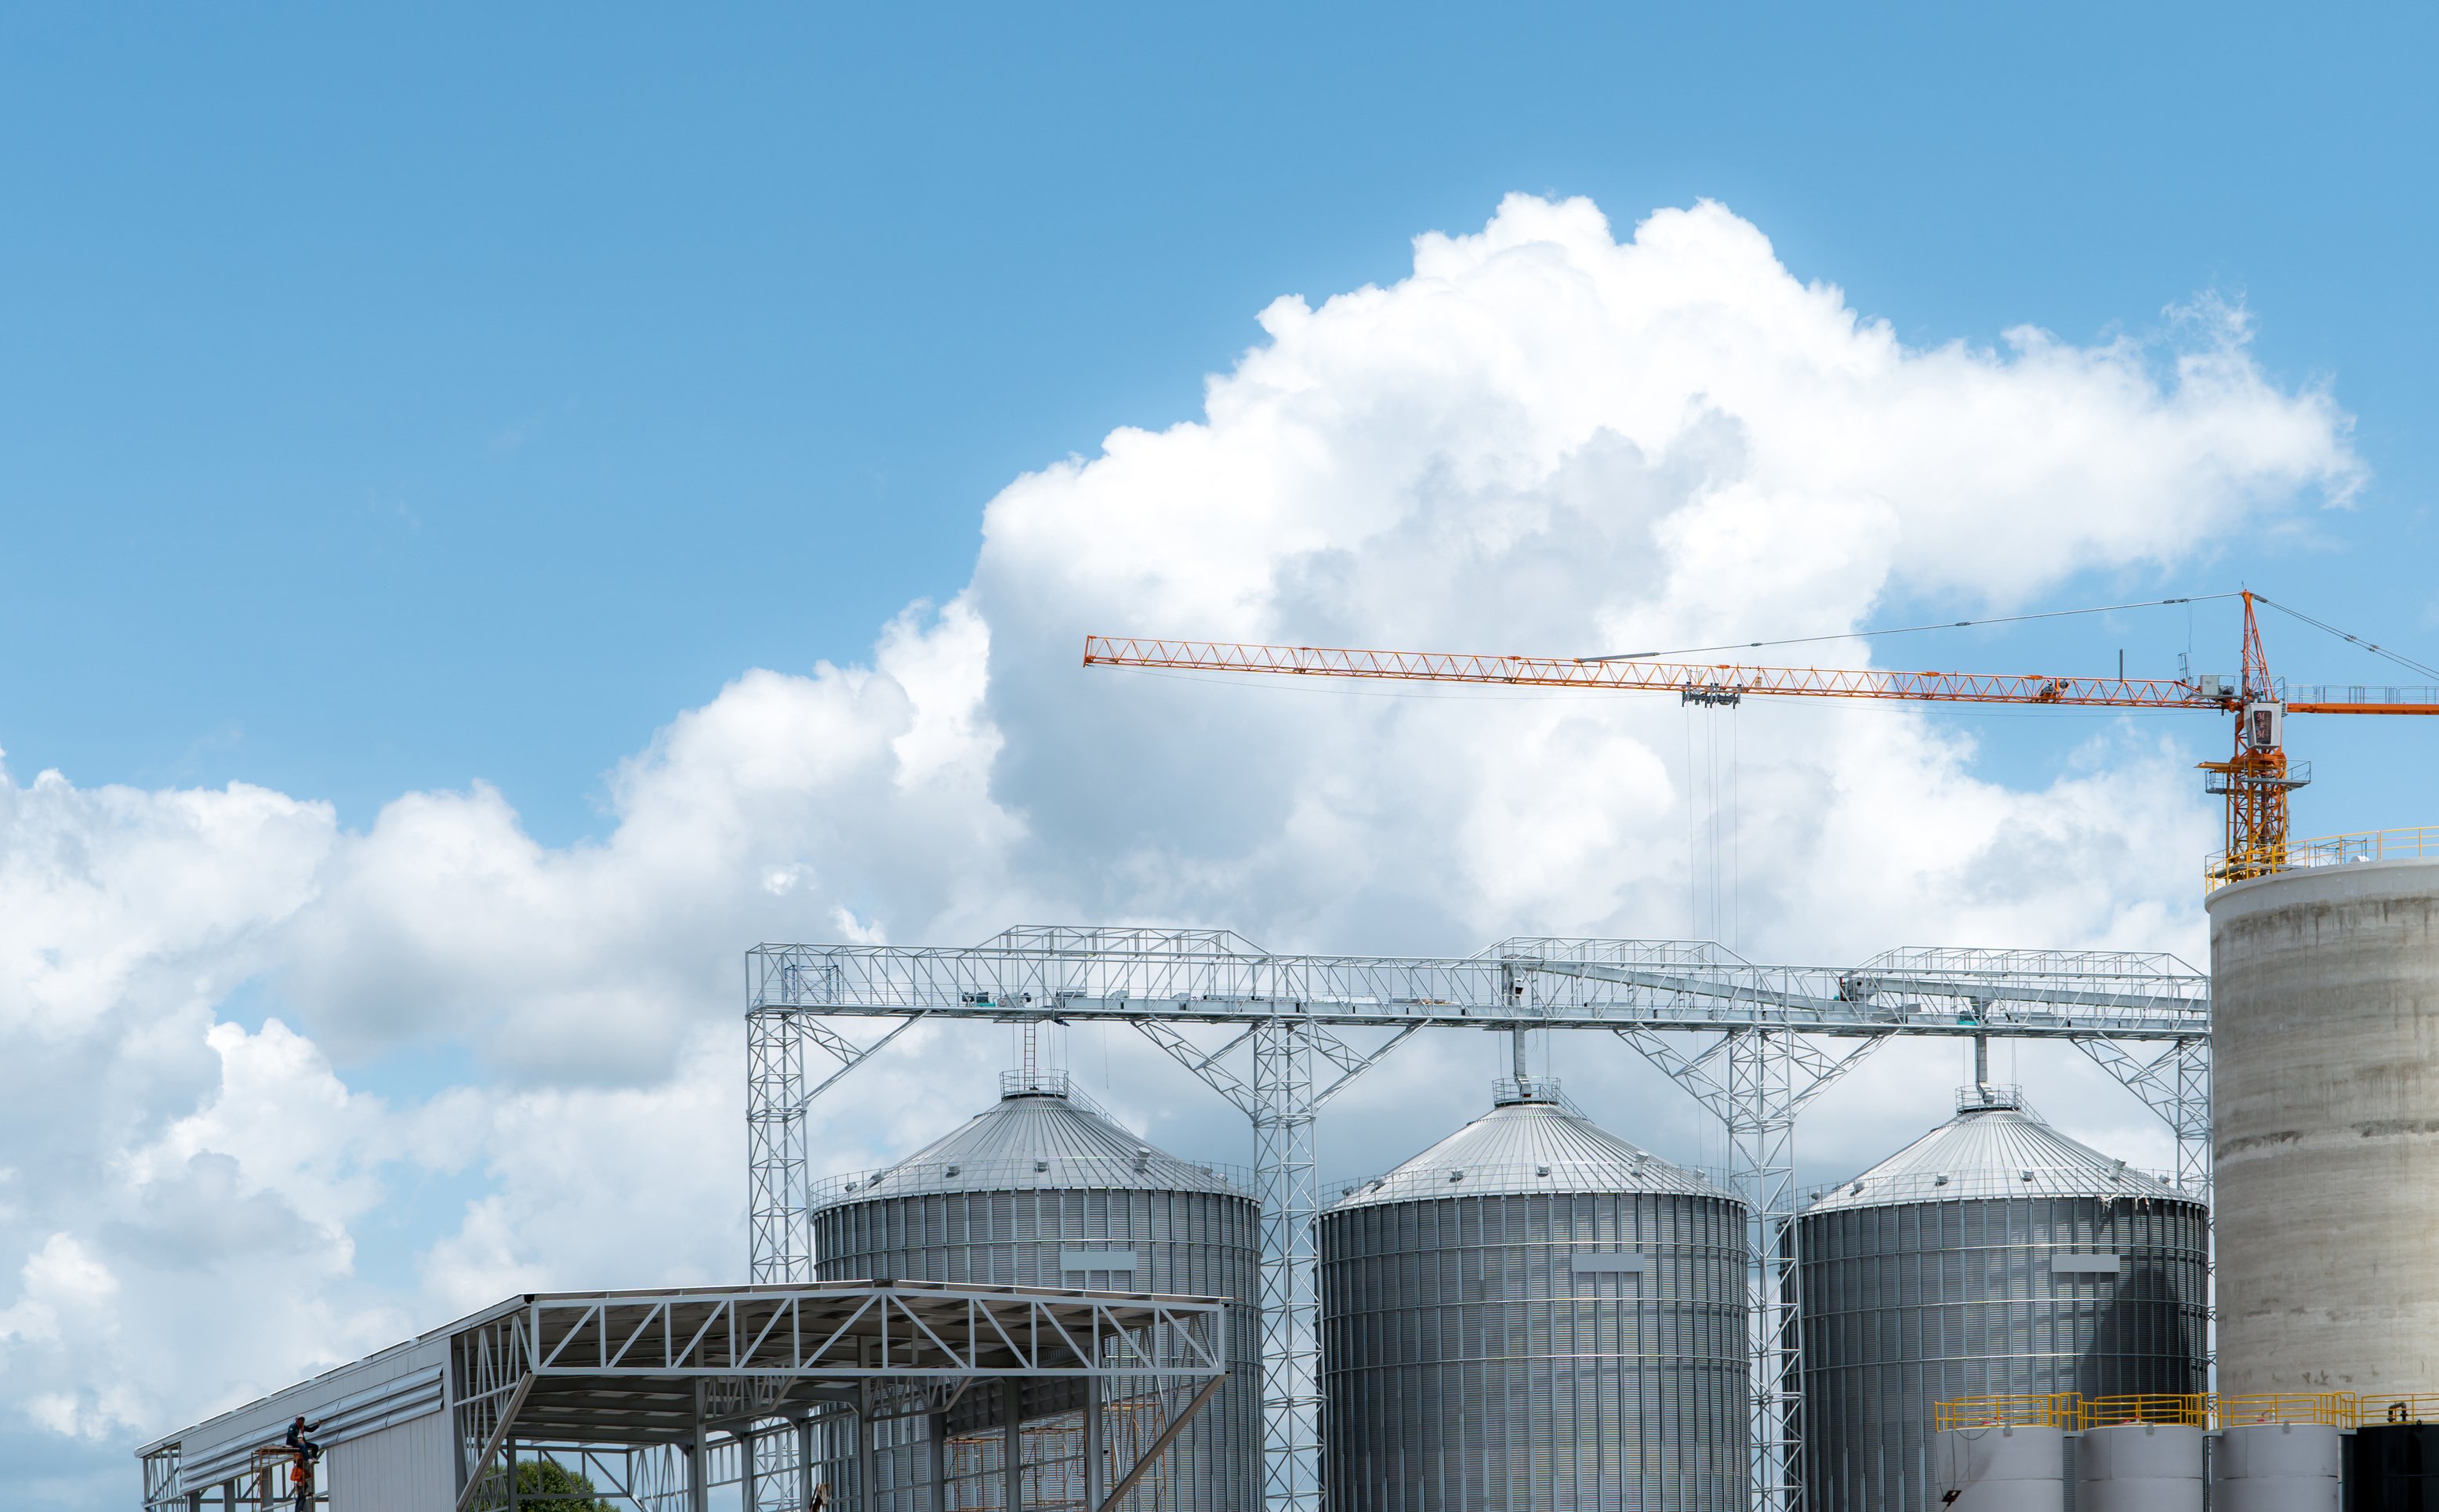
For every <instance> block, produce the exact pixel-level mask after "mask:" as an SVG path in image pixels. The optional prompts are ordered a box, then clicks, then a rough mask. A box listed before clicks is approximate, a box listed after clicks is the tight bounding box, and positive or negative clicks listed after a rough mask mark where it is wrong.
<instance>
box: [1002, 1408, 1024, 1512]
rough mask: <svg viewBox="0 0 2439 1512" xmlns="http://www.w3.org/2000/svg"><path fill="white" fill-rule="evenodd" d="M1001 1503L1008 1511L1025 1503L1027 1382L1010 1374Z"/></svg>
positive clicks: (1014, 1511) (1016, 1511) (1004, 1411)
mask: <svg viewBox="0 0 2439 1512" xmlns="http://www.w3.org/2000/svg"><path fill="white" fill-rule="evenodd" d="M999 1402H1000V1408H999V1410H1000V1415H1001V1416H1002V1418H1004V1419H1005V1421H1003V1422H1002V1423H1001V1424H1000V1441H999V1442H1000V1451H999V1454H1000V1467H999V1470H1000V1477H1001V1479H1000V1486H1001V1502H1000V1505H1001V1507H1002V1508H1003V1509H1004V1512H1024V1382H1023V1381H1021V1380H1018V1379H1015V1378H1013V1377H1010V1378H1009V1379H1006V1380H1005V1381H1003V1382H1001V1384H1000V1392H999Z"/></svg>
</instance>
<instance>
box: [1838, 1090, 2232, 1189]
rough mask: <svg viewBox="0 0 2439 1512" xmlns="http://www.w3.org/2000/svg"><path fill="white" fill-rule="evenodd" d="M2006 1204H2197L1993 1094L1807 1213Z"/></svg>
mask: <svg viewBox="0 0 2439 1512" xmlns="http://www.w3.org/2000/svg"><path fill="white" fill-rule="evenodd" d="M2007 1197H2103V1198H2110V1197H2133V1198H2145V1199H2152V1200H2163V1199H2164V1200H2170V1201H2198V1199H2196V1198H2194V1197H2193V1196H2192V1194H2190V1193H2187V1192H2183V1191H2181V1190H2179V1189H2178V1188H2177V1187H2175V1186H2172V1185H2170V1184H2169V1183H2166V1182H2164V1181H2163V1180H2161V1179H2160V1178H2159V1177H2157V1176H2154V1175H2152V1174H2151V1173H2150V1172H2148V1171H2140V1170H2136V1169H2134V1168H2133V1167H2132V1166H2129V1165H2127V1164H2126V1163H2125V1162H2124V1161H2122V1160H2115V1159H2112V1158H2110V1156H2107V1155H2104V1154H2102V1153H2101V1152H2100V1151H2098V1150H2096V1149H2093V1148H2092V1147H2091V1146H2089V1145H2085V1144H2081V1143H2079V1142H2077V1141H2075V1140H2073V1139H2069V1138H2068V1137H2067V1136H2066V1135H2064V1134H2061V1133H2059V1132H2058V1131H2057V1130H2055V1129H2052V1128H2051V1127H2050V1126H2049V1125H2048V1124H2046V1123H2043V1122H2042V1121H2041V1119H2040V1116H2039V1115H2038V1114H2037V1113H2035V1112H2033V1111H2032V1110H2030V1109H2028V1108H2026V1107H2024V1106H2023V1104H2022V1102H2021V1099H2020V1098H2018V1097H2016V1096H2014V1095H2012V1094H2010V1093H2008V1092H2006V1091H2004V1090H2003V1089H1998V1088H1991V1089H1987V1090H1986V1092H1985V1100H1981V1101H1976V1102H1973V1103H1970V1104H1969V1105H1967V1106H1965V1107H1963V1108H1961V1109H1960V1110H1959V1111H1958V1112H1957V1114H1956V1116H1955V1117H1954V1118H1951V1119H1949V1121H1948V1122H1947V1123H1944V1124H1942V1125H1940V1126H1939V1127H1938V1128H1936V1129H1934V1130H1932V1131H1931V1132H1929V1133H1927V1134H1925V1135H1923V1136H1922V1137H1921V1138H1920V1139H1917V1140H1915V1141H1914V1143H1913V1144H1911V1145H1908V1146H1907V1147H1905V1148H1903V1149H1901V1150H1898V1151H1897V1152H1896V1154H1894V1155H1892V1156H1890V1157H1889V1158H1888V1159H1886V1160H1884V1161H1882V1162H1880V1163H1879V1164H1878V1165H1875V1166H1873V1167H1872V1168H1871V1169H1870V1170H1867V1171H1865V1172H1863V1174H1861V1175H1860V1176H1858V1177H1855V1178H1853V1179H1852V1180H1850V1181H1845V1182H1842V1183H1839V1184H1838V1185H1837V1186H1835V1187H1833V1188H1831V1189H1830V1190H1829V1191H1828V1192H1827V1193H1825V1194H1824V1195H1823V1196H1822V1197H1821V1198H1820V1199H1819V1200H1818V1201H1814V1202H1813V1203H1812V1204H1811V1205H1810V1206H1809V1207H1807V1208H1806V1209H1805V1211H1806V1212H1807V1213H1825V1212H1835V1211H1837V1210H1839V1209H1842V1208H1858V1207H1887V1206H1895V1205H1898V1204H1902V1203H1908V1202H1952V1201H1972V1200H1977V1199H1985V1198H2007Z"/></svg>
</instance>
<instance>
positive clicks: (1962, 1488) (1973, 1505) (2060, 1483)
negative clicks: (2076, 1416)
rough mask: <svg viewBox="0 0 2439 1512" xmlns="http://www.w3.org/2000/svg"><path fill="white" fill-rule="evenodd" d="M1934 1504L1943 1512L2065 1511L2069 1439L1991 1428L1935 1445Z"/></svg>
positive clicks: (1947, 1435) (1949, 1435)
mask: <svg viewBox="0 0 2439 1512" xmlns="http://www.w3.org/2000/svg"><path fill="white" fill-rule="evenodd" d="M1931 1505H1932V1506H1933V1507H1937V1508H1941V1509H1943V1512H2066V1434H2065V1432H2063V1431H2061V1430H2058V1429H2055V1428H2025V1427H2014V1426H2009V1425H2004V1424H1992V1425H1991V1426H1989V1427H1986V1428H1950V1429H1945V1430H1942V1431H1941V1432H1939V1433H1938V1434H1937V1435H1936V1436H1935V1437H1933V1439H1932V1503H1931Z"/></svg>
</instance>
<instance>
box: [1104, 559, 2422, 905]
mask: <svg viewBox="0 0 2439 1512" xmlns="http://www.w3.org/2000/svg"><path fill="white" fill-rule="evenodd" d="M2242 597H2243V599H2244V643H2243V647H2242V652H2241V656H2240V658H2239V662H2240V667H2241V671H2240V672H2239V673H2238V675H2237V677H2236V680H2235V682H2234V685H2230V684H2229V683H2228V681H2227V679H2226V678H2224V677H2216V676H2196V677H2187V678H2179V679H2141V678H2126V677H2122V676H2121V677H2114V678H2106V677H2048V676H2041V675H2038V674H2026V675H2010V674H2000V673H1989V672H1900V671H1883V670H1880V669H1878V668H1873V667H1862V668H1836V667H1747V666H1743V665H1740V664H1736V663H1691V662H1663V661H1654V660H1647V659H1644V658H1641V657H1579V658H1565V657H1545V656H1494V655H1473V654H1466V653H1461V652H1446V651H1378V650H1354V649H1344V648H1336V647H1324V646H1258V645H1243V644H1237V643H1234V642H1226V641H1195V640H1154V639H1149V638H1146V637H1142V636H1131V635H1088V636H1086V637H1085V638H1084V665H1085V666H1087V667H1156V668H1173V669H1178V670H1185V671H1198V672H1264V673H1274V674H1278V675H1282V676H1289V677H1348V678H1362V679H1369V680H1376V681H1391V682H1406V683H1477V684H1487V685H1497V686H1507V687H1576V688H1609V689H1617V690H1623V691H1629V692H1648V693H1670V692H1673V693H1675V694H1677V695H1678V697H1679V698H1680V700H1681V701H1682V702H1683V703H1697V704H1705V705H1722V704H1725V705H1733V704H1736V703H1739V702H1741V701H1742V700H1744V699H1747V698H1854V699H1881V700H1886V701H1891V702H1896V703H2032V704H2049V705H2056V706H2061V707H2071V706H2081V707H2099V708H2125V709H2205V710H2216V711H2218V712H2221V713H2226V714H2234V715H2235V716H2236V720H2235V749H2234V752H2233V753H2232V754H2231V755H2230V756H2229V757H2228V758H2227V759H2226V760H2224V761H2205V762H2203V763H2202V764H2201V765H2202V770H2203V772H2204V773H2205V774H2206V775H2205V776H2204V778H2203V786H2204V787H2205V789H2206V790H2207V791H2208V792H2213V793H2217V794H2223V795H2224V796H2225V797H2226V799H2227V837H2226V846H2225V848H2224V849H2223V850H2221V851H2220V852H2219V853H2218V854H2217V855H2215V856H2213V857H2212V858H2211V859H2210V862H2209V864H2208V866H2207V868H2206V882H2207V884H2208V885H2210V886H2213V887H2216V886H2219V885H2222V884H2224V883H2227V882H2233V881H2243V880H2245V879H2246V878H2249V877H2259V876H2262V875H2264V874H2266V873H2269V872H2273V871H2280V870H2284V869H2285V868H2286V867H2287V866H2288V865H2289V864H2290V863H2291V862H2292V858H2291V857H2290V848H2289V847H2290V842H2289V838H2288V822H2287V799H2288V793H2290V792H2293V791H2294V790H2295V789H2297V788H2300V787H2302V786H2304V785H2305V783H2306V782H2309V781H2310V780H2311V766H2310V763H2308V762H2305V763H2300V764H2294V765H2290V764H2289V763H2288V759H2287V747H2286V733H2287V732H2286V723H2287V717H2288V715H2290V714H2434V715H2439V688H2432V687H2400V686H2388V687H2382V686H2373V685H2318V686H2288V685H2284V684H2281V683H2278V682H2276V681H2274V680H2273V679H2272V678H2271V677H2270V661H2269V657H2268V656H2267V655H2266V654H2265V653H2264V652H2263V650H2262V648H2261V630H2260V626H2259V625H2258V624H2257V623H2256V622H2255V620H2254V617H2253V602H2254V599H2255V597H2256V596H2255V595H2254V594H2252V593H2251V592H2250V591H2248V592H2246V593H2244V594H2243V595H2242ZM2264 601H2265V602H2266V600H2264ZM2273 607H2274V606H2273ZM2288 613H2290V614H2291V613H2292V611H2288ZM2324 628H2326V627H2324ZM2338 633H2342V631H2340V632H2338ZM2348 638H2350V639H2351V638H2352V637H2348ZM2374 649H2377V648H2374Z"/></svg>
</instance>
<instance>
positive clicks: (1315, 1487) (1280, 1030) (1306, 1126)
mask: <svg viewBox="0 0 2439 1512" xmlns="http://www.w3.org/2000/svg"><path fill="white" fill-rule="evenodd" d="M1312 1051H1313V1042H1312V1030H1311V1028H1310V1026H1309V1025H1308V1024H1303V1023H1297V1022H1296V1021H1294V1020H1292V1019H1273V1021H1271V1022H1270V1023H1266V1024H1263V1025H1261V1026H1260V1027H1259V1028H1258V1029H1256V1030H1255V1034H1254V1092H1255V1096H1256V1098H1257V1099H1258V1101H1259V1111H1257V1112H1255V1114H1254V1146H1255V1156H1254V1172H1255V1183H1257V1184H1258V1185H1259V1186H1260V1187H1261V1191H1260V1194H1259V1195H1260V1197H1261V1200H1262V1499H1263V1502H1264V1503H1265V1504H1266V1505H1268V1506H1269V1508H1270V1509H1271V1512H1309V1509H1314V1508H1318V1507H1319V1506H1320V1505H1321V1391H1320V1377H1321V1369H1320V1354H1321V1348H1320V1332H1319V1317H1318V1314H1319V1310H1320V1302H1319V1297H1318V1295H1317V1292H1318V1290H1319V1285H1318V1279H1319V1278H1318V1254H1317V1252H1316V1250H1315V1248H1314V1239H1313V1227H1314V1224H1315V1222H1316V1221H1317V1219H1318V1218H1319V1217H1320V1214H1321V1173H1320V1170H1319V1167H1318V1165H1317V1164H1316V1161H1315V1159H1314V1153H1313V1137H1312V1136H1313V1095H1312Z"/></svg>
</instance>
